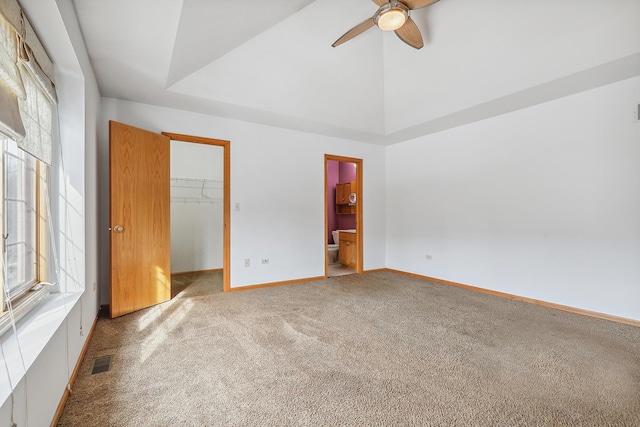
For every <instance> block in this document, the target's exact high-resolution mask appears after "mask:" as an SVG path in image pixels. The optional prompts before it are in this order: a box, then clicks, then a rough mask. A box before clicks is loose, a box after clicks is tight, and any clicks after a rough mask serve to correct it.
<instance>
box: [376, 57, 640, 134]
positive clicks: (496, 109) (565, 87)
mask: <svg viewBox="0 0 640 427" xmlns="http://www.w3.org/2000/svg"><path fill="white" fill-rule="evenodd" d="M637 76H640V52H638V53H635V54H633V55H629V56H627V57H624V58H620V59H618V60H615V61H611V62H608V63H606V64H602V65H599V66H596V67H593V68H590V69H587V70H583V71H579V72H577V73H573V74H570V75H568V76H565V77H562V78H559V79H556V80H553V81H550V82H547V83H543V84H541V85H538V86H534V87H531V88H528V89H524V90H522V91H519V92H516V93H513V94H510V95H507V96H503V97H501V98H497V99H494V100H491V101H488V102H485V103H482V104H478V105H475V106H473V107H470V108H466V109H464V110H460V111H457V112H455V113H452V114H448V115H446V116H442V117H438V118H436V119H433V120H429V121H427V122H424V123H421V124H419V125H416V126H412V127H410V128H406V129H403V130H400V131H397V132H393V133H391V134H388V135H386V136H385V137H383V139H384V145H392V144H397V143H400V142H405V141H408V140H412V139H416V138H419V137H421V136H425V135H429V134H433V133H437V132H442V131H445V130H447V129H451V128H455V127H458V126H463V125H466V124H469V123H473V122H477V121H480V120H485V119H489V118H491V117H496V116H499V115H502V114H507V113H510V112H513V111H517V110H521V109H524V108H528V107H532V106H534V105H538V104H542V103H545V102H549V101H553V100H555V99H559V98H563V97H566V96H570V95H574V94H576V93H579V92H584V91H587V90H590V89H595V88H597V87H600V86H605V85H608V84H611V83H615V82H618V81H622V80H626V79H629V78H633V77H637Z"/></svg>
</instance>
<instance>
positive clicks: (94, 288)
mask: <svg viewBox="0 0 640 427" xmlns="http://www.w3.org/2000/svg"><path fill="white" fill-rule="evenodd" d="M93 290H94V291H95V290H96V282H93Z"/></svg>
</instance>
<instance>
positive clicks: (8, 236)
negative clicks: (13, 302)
mask: <svg viewBox="0 0 640 427" xmlns="http://www.w3.org/2000/svg"><path fill="white" fill-rule="evenodd" d="M3 139H4V141H3V144H2V145H3V175H4V176H3V178H4V179H3V181H4V188H3V203H4V204H3V219H4V224H3V230H2V237H3V240H4V242H3V251H4V256H5V261H6V266H7V273H6V274H7V275H6V280H7V285H8V289H9V295H10V297H11V298H12V299H13V298H15V297H17V296H19V295H21V294H23V293H24V292H26V291H28V290H29V288H31V287H32V286H33V285H35V284H36V282H37V280H38V275H37V256H36V253H37V239H36V237H37V236H36V229H37V227H36V218H37V215H36V208H37V206H36V205H37V201H36V162H37V160H36V159H35V158H34V157H33V156H31V155H30V154H27V153H26V152H24V151H22V150H20V149H19V148H18V145H17V144H16V143H15V141H13V140H11V139H8V138H3Z"/></svg>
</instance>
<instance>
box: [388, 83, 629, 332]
mask: <svg viewBox="0 0 640 427" xmlns="http://www.w3.org/2000/svg"><path fill="white" fill-rule="evenodd" d="M639 101H640V77H636V78H633V79H630V80H625V81H621V82H618V83H615V84H611V85H608V86H604V87H600V88H598V89H594V90H590V91H587V92H583V93H579V94H576V95H573V96H570V97H567V98H562V99H558V100H555V101H552V102H548V103H545V104H541V105H538V106H535V107H531V108H527V109H524V110H520V111H516V112H513V113H510V114H505V115H503V116H498V117H494V118H491V119H488V120H484V121H481V122H477V123H473V124H470V125H466V126H462V127H458V128H455V129H451V130H448V131H444V132H440V133H437V134H433V135H430V136H426V137H422V138H418V139H415V140H412V141H409V142H405V143H401V144H397V145H393V146H390V147H387V185H386V193H387V266H388V267H389V268H393V269H398V270H404V271H408V272H412V273H417V274H421V275H426V276H431V277H435V278H440V279H445V280H450V281H454V282H459V283H465V284H469V285H473V286H478V287H482V288H487V289H492V290H497V291H501V292H507V293H511V294H515V295H519V296H525V297H530V298H537V299H540V300H544V301H549V302H554V303H559V304H565V305H568V306H572V307H578V308H582V309H587V310H594V311H597V312H602V313H607V314H611V315H616V316H621V317H626V318H630V319H636V320H640V286H638V284H640V262H639V260H640V191H639V189H640V166H639V165H640V123H638V122H634V120H633V112H634V107H635V104H637V103H638V102H639ZM427 254H430V255H431V256H432V258H433V259H432V260H431V261H427V260H426V255H427Z"/></svg>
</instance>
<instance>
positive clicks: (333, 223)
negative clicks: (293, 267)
mask: <svg viewBox="0 0 640 427" xmlns="http://www.w3.org/2000/svg"><path fill="white" fill-rule="evenodd" d="M339 163H340V162H337V161H334V160H329V161H327V225H328V228H329V229H328V230H327V243H333V235H332V234H331V232H332V231H333V230H336V229H337V228H338V220H337V218H336V217H338V216H342V215H336V184H337V183H338V182H339V179H340V166H339Z"/></svg>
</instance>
